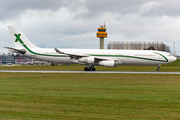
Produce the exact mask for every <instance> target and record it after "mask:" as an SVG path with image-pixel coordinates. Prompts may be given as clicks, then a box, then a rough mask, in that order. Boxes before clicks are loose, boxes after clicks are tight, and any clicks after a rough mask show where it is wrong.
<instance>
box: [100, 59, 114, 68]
mask: <svg viewBox="0 0 180 120" xmlns="http://www.w3.org/2000/svg"><path fill="white" fill-rule="evenodd" d="M99 65H102V66H106V67H117V66H116V65H115V62H114V61H113V60H111V61H107V60H106V61H100V62H99Z"/></svg>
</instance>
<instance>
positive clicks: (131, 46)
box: [107, 42, 170, 52]
mask: <svg viewBox="0 0 180 120" xmlns="http://www.w3.org/2000/svg"><path fill="white" fill-rule="evenodd" d="M107 48H108V49H122V50H159V51H166V52H170V48H169V46H167V45H165V44H164V43H163V42H161V43H158V42H151V43H150V42H148V43H146V42H109V44H108V46H107Z"/></svg>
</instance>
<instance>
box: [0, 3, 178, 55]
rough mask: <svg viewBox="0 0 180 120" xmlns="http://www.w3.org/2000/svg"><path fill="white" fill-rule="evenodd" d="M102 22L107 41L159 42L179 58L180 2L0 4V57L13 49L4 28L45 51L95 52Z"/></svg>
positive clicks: (7, 32)
mask: <svg viewBox="0 0 180 120" xmlns="http://www.w3.org/2000/svg"><path fill="white" fill-rule="evenodd" d="M104 21H105V22H106V28H107V32H108V37H107V38H105V48H107V44H108V43H109V42H110V41H120V42H164V43H165V44H167V45H168V46H169V47H170V48H171V52H172V53H173V43H175V45H176V53H177V54H180V47H178V46H180V0H1V4H0V26H1V27H0V39H1V40H0V52H5V53H7V52H8V50H6V49H5V48H4V46H9V47H13V46H14V44H13V41H12V39H11V37H10V34H9V31H8V29H7V25H13V26H16V27H17V28H19V29H20V30H21V31H22V32H23V33H24V34H25V35H26V37H27V38H29V39H30V40H31V42H32V43H34V44H35V45H37V46H39V47H46V48H55V47H58V48H83V49H86V48H87V49H98V48H99V39H98V38H96V32H97V28H98V27H99V25H102V24H104Z"/></svg>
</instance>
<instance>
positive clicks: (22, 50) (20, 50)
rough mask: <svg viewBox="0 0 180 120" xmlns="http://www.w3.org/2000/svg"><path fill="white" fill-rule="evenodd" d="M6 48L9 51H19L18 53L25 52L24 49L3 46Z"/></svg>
mask: <svg viewBox="0 0 180 120" xmlns="http://www.w3.org/2000/svg"><path fill="white" fill-rule="evenodd" d="M5 48H7V49H9V51H11V52H15V53H20V54H25V53H26V50H25V49H15V48H11V47H5Z"/></svg>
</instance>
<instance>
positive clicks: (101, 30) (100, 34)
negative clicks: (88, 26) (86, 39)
mask: <svg viewBox="0 0 180 120" xmlns="http://www.w3.org/2000/svg"><path fill="white" fill-rule="evenodd" d="M97 37H99V38H100V49H104V38H105V37H107V32H106V26H105V23H104V25H101V26H100V28H98V32H97Z"/></svg>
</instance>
